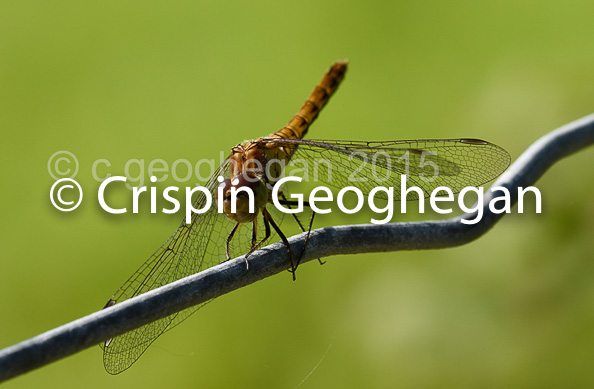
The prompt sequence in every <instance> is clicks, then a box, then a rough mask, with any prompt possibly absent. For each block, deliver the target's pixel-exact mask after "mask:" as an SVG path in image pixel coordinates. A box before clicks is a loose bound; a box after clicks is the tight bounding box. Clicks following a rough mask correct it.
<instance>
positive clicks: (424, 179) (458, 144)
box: [266, 139, 510, 200]
mask: <svg viewBox="0 0 594 389" xmlns="http://www.w3.org/2000/svg"><path fill="white" fill-rule="evenodd" d="M266 142H270V143H271V144H274V145H277V146H288V147H291V146H293V147H294V146H297V147H296V149H295V150H296V151H295V153H294V155H293V157H292V159H291V162H292V165H293V166H295V167H297V169H298V170H300V171H301V170H306V171H307V173H308V176H309V179H310V180H313V181H314V182H316V183H318V182H322V183H326V184H329V185H332V186H334V187H337V188H343V187H346V186H354V187H357V188H359V189H360V190H361V191H362V192H363V193H365V194H368V193H369V192H370V191H371V190H372V189H374V188H375V187H377V186H378V185H381V186H384V187H393V188H394V195H395V199H397V200H398V199H400V191H401V178H400V177H401V175H406V176H407V187H409V188H410V187H411V186H417V187H419V188H421V189H422V191H423V193H424V196H425V197H428V196H429V195H430V194H431V192H432V191H433V190H434V189H435V188H437V187H440V186H446V187H448V188H450V189H451V190H452V192H454V193H457V192H459V191H460V190H462V189H463V188H464V187H467V186H480V185H482V184H484V183H486V182H488V181H490V180H492V179H493V178H495V177H497V176H498V175H500V174H501V173H502V172H503V171H504V170H505V169H506V168H507V167H508V166H509V163H510V156H509V154H508V153H507V152H506V151H505V150H504V149H502V148H501V147H499V146H496V145H494V144H492V143H489V142H485V141H482V140H478V139H421V140H402V141H386V142H358V141H328V140H300V139H269V140H266ZM291 171H292V167H291V166H289V167H288V168H287V170H286V171H285V175H286V176H288V175H291ZM297 175H299V174H297ZM382 194H383V192H379V193H378V197H381V195H382ZM416 198H418V196H416V193H415V192H412V191H411V192H409V194H408V197H407V199H409V200H412V199H416Z"/></svg>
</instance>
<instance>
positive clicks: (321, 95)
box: [270, 61, 348, 139]
mask: <svg viewBox="0 0 594 389" xmlns="http://www.w3.org/2000/svg"><path fill="white" fill-rule="evenodd" d="M347 64H348V61H339V62H336V63H335V64H334V65H332V66H331V67H330V70H328V72H327V73H326V74H325V75H324V77H323V78H322V80H321V81H320V83H319V84H318V85H316V87H315V88H314V90H313V92H312V93H311V95H310V96H309V98H308V99H307V100H306V101H305V103H303V105H302V106H301V108H300V109H299V112H297V114H295V116H293V118H292V119H291V120H290V121H289V123H288V124H287V125H286V126H284V127H283V128H282V129H280V130H279V131H277V132H275V133H274V134H272V135H270V137H272V138H285V139H287V138H292V139H303V137H304V136H305V134H306V133H307V130H308V128H309V126H310V125H311V124H312V123H313V122H314V120H316V118H317V117H318V114H319V113H320V111H321V110H322V108H324V106H325V105H326V103H327V102H328V100H329V99H330V97H331V96H332V94H333V93H334V92H335V91H336V89H338V85H340V82H341V81H342V79H343V78H344V75H345V73H346V70H347Z"/></svg>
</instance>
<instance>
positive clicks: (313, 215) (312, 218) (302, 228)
mask: <svg viewBox="0 0 594 389" xmlns="http://www.w3.org/2000/svg"><path fill="white" fill-rule="evenodd" d="M280 195H281V197H282V200H281V201H279V203H280V204H281V205H286V206H287V207H289V208H291V206H293V205H299V202H298V201H291V200H287V198H286V197H285V195H284V193H282V192H281V194H280ZM303 205H305V206H306V207H310V205H309V202H308V201H304V202H303ZM291 215H293V218H295V221H297V224H299V228H301V231H302V232H305V228H304V227H303V224H302V223H301V221H300V220H299V218H298V217H297V215H296V214H294V213H292V214H291ZM315 216H316V213H315V212H313V211H312V214H311V218H310V220H309V227H308V229H307V237H306V238H305V244H304V245H303V251H302V252H301V255H300V256H299V259H297V265H296V266H295V268H297V266H299V263H300V262H301V257H303V254H304V253H305V249H306V248H307V244H308V243H309V236H310V234H311V228H312V226H313V221H314V217H315ZM318 262H319V263H320V265H323V264H325V263H326V262H324V261H322V259H321V258H318Z"/></svg>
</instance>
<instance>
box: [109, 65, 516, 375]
mask: <svg viewBox="0 0 594 389" xmlns="http://www.w3.org/2000/svg"><path fill="white" fill-rule="evenodd" d="M347 66H348V62H347V61H339V62H336V63H334V64H333V65H332V66H331V67H330V69H329V70H328V71H327V73H326V74H325V75H324V76H323V78H322V80H321V81H320V82H319V84H318V85H317V86H316V87H315V88H314V90H313V92H312V93H311V95H310V96H309V98H308V99H307V100H306V101H305V103H303V105H302V106H301V108H300V109H299V111H298V112H297V114H296V115H295V116H294V117H293V118H292V119H291V120H290V121H289V123H288V124H287V125H286V126H284V127H283V128H282V129H280V130H279V131H277V132H274V133H272V134H270V135H268V136H266V137H262V138H258V139H255V140H252V141H245V142H243V143H240V144H238V145H237V146H235V147H233V148H232V150H231V153H230V155H229V156H228V157H227V159H226V160H225V161H224V162H223V163H222V164H221V165H220V166H219V167H218V169H216V171H215V172H214V174H212V176H211V178H210V179H209V180H208V182H207V183H206V185H205V187H206V188H207V189H208V191H209V192H210V194H211V195H212V197H211V198H213V199H216V198H219V199H221V198H222V201H223V204H222V205H223V210H224V215H221V214H220V213H218V212H217V207H211V208H210V209H209V210H208V211H206V212H205V213H202V214H194V215H193V216H192V219H191V221H190V223H186V220H184V221H182V223H181V224H180V225H179V227H178V228H177V230H176V231H175V232H174V233H173V235H171V237H170V238H169V239H167V240H166V241H165V243H164V244H163V245H161V247H159V249H157V251H155V252H154V253H153V254H152V255H151V256H150V257H149V258H148V260H147V261H146V262H144V263H143V264H142V266H140V268H139V269H138V270H137V271H136V272H134V274H132V276H131V277H130V278H129V279H128V280H127V281H126V282H125V283H124V284H123V285H122V286H121V287H120V288H119V289H118V290H117V291H116V293H115V294H114V295H113V296H112V297H111V298H110V299H109V301H108V302H107V304H106V306H105V308H109V307H111V306H113V305H115V304H117V303H119V302H122V301H124V300H127V299H129V298H132V297H134V296H138V295H140V294H142V293H145V292H148V291H150V290H152V289H155V288H158V287H160V286H163V285H166V284H168V283H171V282H173V281H176V280H178V279H181V278H184V277H187V276H189V275H192V274H195V273H197V272H200V271H202V270H205V269H207V268H210V267H212V266H214V265H216V264H218V263H221V262H223V261H225V260H228V259H230V258H232V257H235V256H239V255H244V254H247V255H246V257H247V256H248V255H249V254H251V253H253V252H254V251H255V250H257V249H258V248H260V247H262V246H263V245H265V244H266V243H267V242H270V241H271V240H273V239H275V238H276V237H280V239H281V241H283V243H284V244H285V246H286V247H287V250H288V251H289V256H290V257H291V268H290V269H288V270H290V271H291V272H292V273H293V277H295V270H296V267H297V265H298V258H296V257H295V256H293V253H292V252H291V249H290V245H289V243H288V241H287V239H286V237H285V235H284V234H283V232H282V230H281V228H280V225H281V220H280V218H279V217H277V216H275V214H274V209H275V208H274V206H273V205H272V204H271V190H272V188H273V186H274V184H275V183H276V182H278V180H279V179H280V178H281V177H283V176H284V174H285V173H286V170H287V169H288V166H293V165H287V164H290V163H293V164H297V165H298V167H299V168H300V169H301V170H303V171H304V172H305V173H304V174H307V175H314V176H316V178H317V180H318V181H320V182H322V183H327V184H329V185H331V186H333V187H335V188H343V187H345V186H354V187H356V188H358V189H360V190H361V191H362V192H363V193H364V194H369V193H370V192H371V191H372V190H373V188H375V187H376V186H378V184H382V185H383V186H391V187H393V188H394V193H395V196H394V198H396V199H398V198H400V178H401V176H406V179H407V182H408V183H409V184H410V185H414V186H417V187H419V188H421V190H422V191H423V194H424V196H425V197H428V196H429V195H430V193H431V192H432V191H433V190H434V189H435V188H437V187H439V186H447V187H449V188H450V189H451V190H452V191H453V192H454V193H456V192H459V191H460V190H462V189H463V188H464V187H467V186H480V185H482V184H484V183H486V182H488V181H491V180H492V179H494V178H495V177H497V176H498V175H500V174H501V173H502V172H503V171H504V170H505V169H506V168H507V167H508V166H509V163H510V156H509V154H508V153H507V152H506V151H505V150H504V149H503V148H501V147H499V146H496V145H494V144H492V143H489V142H486V141H483V140H480V139H472V138H460V139H416V140H395V141H340V140H306V139H303V138H304V136H305V135H306V134H307V132H308V129H309V127H310V126H311V124H312V123H313V122H314V120H315V119H316V117H317V116H318V114H319V113H320V111H321V110H322V108H323V107H324V106H325V105H326V103H327V102H328V100H329V99H330V97H331V96H332V95H333V94H334V92H335V91H336V90H337V88H338V86H339V84H340V83H341V81H342V80H343V78H344V76H345V73H346V70H347ZM273 162H274V163H273ZM219 177H220V178H219ZM232 188H234V189H239V188H249V189H251V190H252V192H253V194H254V199H253V201H254V203H255V207H254V209H252V210H250V209H249V206H248V205H249V196H241V194H242V193H241V192H240V193H239V194H238V195H237V196H236V197H232V196H231V193H230V192H231V189H232ZM281 193H282V194H281V195H282V199H283V200H282V203H283V204H285V205H287V206H288V207H290V206H292V205H294V204H292V202H291V201H289V200H287V199H286V195H288V194H289V190H287V189H286V188H283V191H282V192H281ZM379 194H381V193H379ZM217 196H220V197H217ZM415 196H419V195H418V194H416V192H411V193H410V194H409V195H408V197H407V199H414V198H415ZM205 202H206V195H205V194H204V193H202V192H200V193H198V195H197V197H196V198H195V199H193V206H194V208H195V209H201V208H202V207H203V206H204V204H205ZM233 203H235V204H234V205H235V210H234V211H233V210H232V207H231V206H232V205H233ZM306 205H307V204H306ZM313 215H314V214H313V213H312V216H311V218H310V223H309V229H308V228H306V227H305V225H306V223H302V222H300V221H299V218H298V217H295V221H296V222H297V224H299V227H300V229H301V230H302V231H306V230H307V231H309V230H311V228H312V224H311V223H312V222H313ZM288 218H289V217H287V219H288ZM285 220H286V219H285ZM246 261H247V260H246ZM246 263H247V262H246ZM248 271H249V268H248ZM205 304H206V303H204V304H201V305H197V306H194V307H191V308H188V309H186V310H183V311H180V312H178V313H175V314H172V315H170V316H168V317H165V318H162V319H159V320H156V321H154V322H151V323H149V324H146V325H144V326H142V327H139V328H137V329H135V330H132V331H130V332H127V333H125V334H123V335H119V336H117V337H114V338H112V339H109V340H107V341H105V342H104V343H103V344H102V345H101V346H102V348H103V363H104V366H105V369H106V370H107V372H108V373H110V374H118V373H121V372H122V371H124V370H126V369H128V368H129V367H130V366H131V365H132V364H133V363H134V362H135V361H136V360H138V358H139V357H140V356H141V355H142V354H143V353H144V352H145V351H146V349H147V348H148V347H149V346H150V345H151V344H152V343H153V342H154V341H155V340H156V339H157V338H158V337H159V336H160V335H161V334H163V333H164V332H166V331H168V330H171V329H172V328H174V327H175V326H177V325H178V324H180V323H181V322H182V321H184V320H185V319H186V318H188V317H189V316H190V315H192V314H193V313H194V312H196V311H197V310H198V309H200V308H201V307H202V306H204V305H205Z"/></svg>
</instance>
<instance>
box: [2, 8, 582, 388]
mask: <svg viewBox="0 0 594 389" xmlns="http://www.w3.org/2000/svg"><path fill="white" fill-rule="evenodd" d="M593 14H594V3H592V2H591V1H585V0H584V1H576V0H573V1H571V0H570V1H565V2H559V1H540V2H534V1H497V2H492V3H490V4H486V3H484V2H476V1H448V2H427V1H423V2H421V1H395V2H376V1H365V2H344V1H330V2H328V1H326V2H319V1H302V2H293V3H284V2H283V3H281V2H273V1H269V2H259V3H253V2H241V1H235V2H230V1H225V2H220V3H218V2H195V1H172V2H145V1H128V2H124V3H122V2H109V1H108V2H83V3H81V2H78V1H71V2H66V1H57V2H41V1H21V2H18V3H17V2H2V3H0V129H1V131H2V141H1V142H0V144H1V145H0V147H1V151H2V153H1V155H2V165H1V169H2V170H1V171H2V178H3V180H4V184H3V185H2V191H1V195H0V196H1V201H0V204H2V205H1V207H2V223H1V225H0V229H1V233H0V239H1V247H2V250H1V254H0V255H1V262H0V318H1V319H0V325H1V327H0V329H1V331H0V347H5V346H9V345H12V344H14V343H17V342H19V341H21V340H24V339H26V338H29V337H31V336H34V335H37V334H39V333H41V332H43V331H46V330H49V329H51V328H54V327H56V326H59V325H61V324H64V323H66V322H68V321H71V320H73V319H76V318H78V317H81V316H83V315H86V314H88V313H91V312H93V311H95V310H97V309H98V308H101V307H102V306H103V304H104V303H105V301H106V300H107V299H108V298H109V296H110V295H111V294H112V293H113V291H114V290H115V289H116V288H117V287H118V286H119V285H120V284H121V283H122V282H123V281H124V280H125V279H126V278H127V277H128V276H129V275H130V274H131V273H132V272H133V271H134V270H135V269H136V268H137V267H138V266H139V265H140V264H141V263H142V262H143V261H144V260H145V259H146V258H147V257H148V256H149V255H150V254H151V253H152V252H153V251H154V250H155V249H156V248H157V247H158V246H159V245H160V244H161V243H162V242H163V241H164V240H165V239H166V238H167V237H168V236H169V235H170V234H171V233H172V232H173V231H174V230H175V228H176V226H177V224H178V223H179V221H180V219H181V218H180V216H179V215H174V216H162V215H161V216H152V215H147V214H146V213H144V214H140V215H131V214H127V215H119V216H118V215H108V214H106V213H105V212H103V211H101V210H100V209H99V207H98V205H97V200H96V197H95V196H96V189H97V186H98V184H97V183H96V182H95V181H94V180H93V178H92V176H91V165H92V163H93V161H95V160H97V159H99V158H105V159H108V160H109V161H110V162H111V164H112V167H111V168H110V169H111V170H110V172H111V173H112V174H121V173H122V172H123V166H124V164H125V163H126V161H128V160H130V159H134V158H137V159H144V160H145V161H151V160H153V159H156V158H160V159H164V160H165V161H168V162H169V163H171V162H173V161H175V160H176V159H179V158H186V159H188V160H190V161H197V160H198V159H201V158H218V157H219V152H220V151H221V150H224V151H225V152H227V151H228V150H229V149H230V147H232V146H233V145H235V144H237V143H238V142H240V141H242V140H244V139H247V138H255V137H258V136H262V135H266V134H268V133H270V132H273V131H275V130H277V129H279V128H280V127H282V126H283V125H284V124H285V123H286V122H287V121H288V120H289V118H290V117H291V116H292V115H293V114H294V113H295V112H296V111H297V109H298V108H299V107H300V105H301V103H302V102H303V101H304V100H305V98H306V97H307V96H308V94H309V93H310V92H311V90H312V88H313V86H314V85H315V84H316V83H317V82H318V81H319V79H320V77H321V76H322V74H323V73H324V72H325V71H326V69H327V68H328V66H329V65H330V64H331V63H332V62H333V61H335V60H337V59H342V58H349V59H350V61H351V65H350V69H349V72H348V74H347V77H346V79H345V82H344V84H343V85H342V86H341V88H340V89H339V91H338V93H337V95H336V96H335V97H334V98H333V100H332V101H331V102H330V104H329V106H328V107H327V108H326V109H325V111H324V112H323V113H322V115H321V116H320V118H319V120H318V121H317V122H316V123H315V125H314V126H313V127H312V129H311V131H310V137H312V138H327V139H366V140H372V139H373V140H390V139H410V138H439V137H477V138H483V139H487V140H489V141H491V142H494V143H496V144H499V145H501V146H503V147H505V148H506V149H507V150H508V151H509V152H510V154H511V155H512V158H513V159H516V158H517V157H518V156H519V155H520V153H521V152H522V151H523V150H525V149H526V147H527V146H528V145H529V144H530V143H531V142H533V141H535V140H536V139H537V138H539V137H540V136H542V135H544V134H545V133H547V132H548V131H550V130H552V129H554V128H556V127H558V126H560V125H562V124H565V123H567V122H569V121H572V120H574V119H577V118H579V117H582V116H584V115H586V114H589V113H591V112H592V111H594V105H593V104H592V102H593V101H594V88H593V86H594V73H593V69H594V46H593V43H592V42H593V41H592V37H594V23H592V17H593ZM59 150H68V151H70V152H72V153H74V154H75V155H76V156H77V157H78V160H79V162H80V171H79V173H78V175H77V177H76V178H77V180H78V181H79V182H80V183H81V185H82V186H83V189H85V193H86V197H85V199H84V201H83V204H82V205H81V207H80V208H79V209H78V210H76V211H75V212H72V213H60V212H58V211H56V210H55V209H54V208H53V207H52V206H51V204H50V202H49V199H48V193H49V189H50V187H51V185H52V183H53V180H52V179H51V178H50V177H49V175H48V172H47V161H48V158H49V157H50V156H51V155H52V154H53V153H54V152H56V151H59ZM593 165H594V150H592V149H589V150H586V151H583V152H581V153H579V154H577V155H575V156H572V157H570V158H568V159H566V160H564V161H562V162H561V163H559V164H557V165H555V166H554V167H553V168H552V169H551V170H550V171H549V172H548V173H547V174H546V175H545V176H544V177H543V178H542V179H541V180H540V181H539V182H538V183H537V186H538V188H539V189H540V190H541V192H542V196H543V213H542V214H540V215H535V214H533V213H532V212H529V213H527V214H523V215H518V214H517V212H515V211H516V210H517V209H516V208H514V213H515V214H512V215H509V216H508V217H505V218H504V219H503V220H502V221H501V222H500V223H499V224H498V225H497V226H496V227H495V228H494V229H493V230H492V231H491V232H490V233H489V234H487V235H486V236H484V237H483V238H481V239H480V240H478V241H476V242H474V243H472V244H469V245H467V246H464V247H460V248H455V249H449V250H440V251H424V252H397V253H386V254H373V255H357V256H343V257H332V258H328V259H327V260H328V262H327V263H326V265H324V266H319V265H317V264H316V263H313V262H312V263H308V264H306V265H304V266H302V267H300V268H299V274H298V276H299V277H298V280H297V282H292V281H291V277H290V275H289V274H281V275H278V276H276V277H273V278H270V279H267V280H264V281H262V282H259V283H257V284H256V285H252V286H250V287H247V288H244V289H242V290H239V291H236V292H234V293H232V294H230V295H227V296H224V297H222V298H219V299H217V300H216V301H215V302H213V303H212V304H209V306H207V307H205V308H203V309H202V310H201V311H200V312H198V313H197V314H196V315H194V316H193V317H191V318H190V319H189V320H188V321H187V322H185V323H184V324H182V325H180V326H179V327H178V328H176V329H175V330H174V331H172V332H171V333H168V334H166V335H164V336H163V337H162V338H161V339H159V340H158V341H157V342H156V343H155V344H154V345H153V346H152V347H150V349H149V350H148V351H147V353H146V354H145V355H144V356H143V357H142V358H141V359H140V360H139V361H138V362H137V363H136V364H135V365H134V366H133V367H132V368H131V369H130V370H129V371H127V372H125V373H123V374H121V375H119V376H116V377H113V376H109V375H108V374H107V373H106V372H105V371H104V370H103V366H102V357H101V350H100V349H99V347H95V348H91V349H88V350H85V351H84V352H81V353H79V354H76V355H74V356H72V357H69V358H67V359H65V360H61V361H59V362H56V363H54V364H52V365H50V366H46V367H43V368H41V369H38V370H36V371H33V372H31V373H28V374H27V375H24V376H21V377H18V378H16V379H14V380H12V381H10V382H9V383H8V385H7V386H6V387H7V388H8V387H13V388H18V387H40V386H44V387H47V386H50V387H55V386H58V385H59V386H61V387H69V386H72V387H83V386H84V387H86V388H91V387H105V386H107V385H109V386H110V387H122V388H123V387H132V386H134V387H146V388H150V387H164V386H165V385H172V386H173V387H190V386H191V387H216V386H219V387H223V386H225V387H231V386H233V387H266V386H268V387H270V386H275V387H296V386H297V385H299V384H300V383H301V382H302V381H303V380H304V379H306V378H307V379H306V380H305V381H304V382H303V383H302V385H301V387H304V388H305V387H309V388H326V387H330V386H340V387H362V386H367V387H394V386H403V387H450V386H451V387H460V386H466V387H474V386H478V385H487V384H488V385H490V386H496V387H500V386H515V387H527V386H528V387H542V386H572V385H579V386H592V385H594V372H593V371H592V360H594V263H593V261H592V257H593V255H592V252H594V240H593V239H592V236H593V232H594V201H592V192H593V191H594V173H592V166H593ZM169 183H170V184H175V182H173V181H170V182H169ZM331 222H332V221H331ZM347 222H348V218H339V217H336V220H335V221H334V222H332V223H347ZM316 367H317V368H316ZM310 373H311V375H310Z"/></svg>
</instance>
